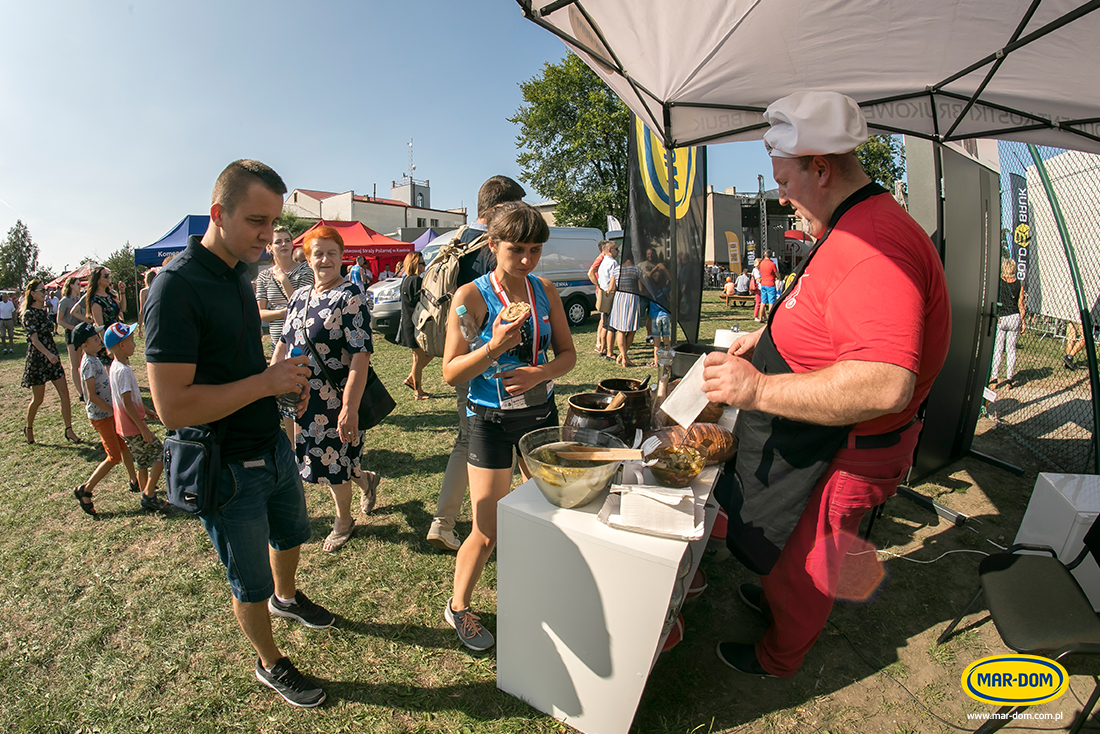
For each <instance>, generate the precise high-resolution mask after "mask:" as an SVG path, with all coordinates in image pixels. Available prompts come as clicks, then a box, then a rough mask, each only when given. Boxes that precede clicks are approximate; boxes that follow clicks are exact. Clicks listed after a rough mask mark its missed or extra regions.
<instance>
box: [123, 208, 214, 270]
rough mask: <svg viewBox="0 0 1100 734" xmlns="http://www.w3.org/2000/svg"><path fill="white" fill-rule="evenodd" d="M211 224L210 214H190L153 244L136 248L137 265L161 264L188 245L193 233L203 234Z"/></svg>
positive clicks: (135, 258)
mask: <svg viewBox="0 0 1100 734" xmlns="http://www.w3.org/2000/svg"><path fill="white" fill-rule="evenodd" d="M209 224H210V215H209V214H188V215H187V216H186V217H184V218H183V219H181V220H180V223H179V224H177V225H176V226H175V227H173V228H172V230H171V231H170V232H169V233H168V234H166V235H164V236H163V237H161V238H160V239H159V240H157V241H156V242H154V243H153V244H151V245H146V246H145V247H139V248H137V249H136V250H134V264H135V265H160V264H161V262H163V261H164V258H166V257H168V256H169V255H175V254H176V253H177V252H181V251H182V250H183V248H185V247H187V238H188V237H190V236H191V235H198V236H200V237H201V236H202V235H204V234H205V233H206V228H207V226H208V225H209Z"/></svg>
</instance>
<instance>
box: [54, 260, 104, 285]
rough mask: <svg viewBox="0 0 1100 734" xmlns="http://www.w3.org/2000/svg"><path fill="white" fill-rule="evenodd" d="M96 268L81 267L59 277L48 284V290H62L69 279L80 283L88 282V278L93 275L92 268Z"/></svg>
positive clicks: (91, 266)
mask: <svg viewBox="0 0 1100 734" xmlns="http://www.w3.org/2000/svg"><path fill="white" fill-rule="evenodd" d="M94 267H95V266H94V265H81V266H80V267H79V268H77V269H76V270H73V271H71V272H68V273H65V274H64V275H59V276H57V277H56V278H54V279H53V280H51V281H50V282H49V283H47V284H46V287H47V288H60V287H61V286H63V285H65V281H66V280H67V279H68V278H76V279H77V280H80V281H87V280H88V276H89V275H91V274H92V268H94ZM82 285H84V284H83V283H82Z"/></svg>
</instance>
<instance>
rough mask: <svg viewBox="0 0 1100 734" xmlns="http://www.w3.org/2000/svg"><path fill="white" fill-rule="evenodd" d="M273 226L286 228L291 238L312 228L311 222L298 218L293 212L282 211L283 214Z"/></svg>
mask: <svg viewBox="0 0 1100 734" xmlns="http://www.w3.org/2000/svg"><path fill="white" fill-rule="evenodd" d="M275 224H277V225H281V226H283V227H286V228H287V229H289V230H290V236H291V237H297V236H298V235H300V234H301V233H302V232H305V231H306V230H307V229H309V228H310V227H312V226H313V222H311V221H310V220H308V219H303V218H302V217H299V216H298V215H297V214H295V213H294V212H288V211H287V210H286V209H283V213H282V214H280V215H279V218H278V219H276V220H275Z"/></svg>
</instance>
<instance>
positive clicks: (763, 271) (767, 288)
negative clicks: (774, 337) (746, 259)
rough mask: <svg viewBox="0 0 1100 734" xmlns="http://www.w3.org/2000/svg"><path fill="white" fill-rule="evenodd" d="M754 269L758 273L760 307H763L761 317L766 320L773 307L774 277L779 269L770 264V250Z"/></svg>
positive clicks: (774, 297) (774, 293)
mask: <svg viewBox="0 0 1100 734" xmlns="http://www.w3.org/2000/svg"><path fill="white" fill-rule="evenodd" d="M756 267H757V269H758V270H759V271H760V305H761V306H763V307H764V308H763V311H762V312H761V316H762V317H763V318H764V319H765V320H767V318H768V313H769V312H770V311H771V309H772V306H774V305H775V299H776V292H775V277H776V276H777V275H778V274H779V269H778V268H777V267H775V263H774V262H772V253H771V250H768V251H767V252H765V253H764V258H763V259H762V260H760V262H759V263H757V265H756Z"/></svg>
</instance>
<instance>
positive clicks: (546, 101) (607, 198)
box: [508, 53, 630, 230]
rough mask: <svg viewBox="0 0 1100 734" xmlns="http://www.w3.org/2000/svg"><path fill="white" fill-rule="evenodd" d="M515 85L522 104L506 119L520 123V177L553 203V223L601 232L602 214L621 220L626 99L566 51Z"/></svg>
mask: <svg viewBox="0 0 1100 734" xmlns="http://www.w3.org/2000/svg"><path fill="white" fill-rule="evenodd" d="M519 86H520V89H521V90H522V92H523V99H524V104H522V105H520V107H519V109H518V110H516V113H515V115H513V116H512V117H509V118H508V121H509V122H512V123H514V124H516V125H519V128H520V132H519V135H517V136H516V147H517V148H520V149H521V152H520V154H519V156H518V157H517V158H516V161H517V162H518V163H519V165H520V170H521V172H522V173H521V177H522V179H523V180H524V181H525V182H527V183H529V184H530V185H531V187H532V188H534V189H535V191H536V192H538V194H539V195H540V196H542V197H544V198H547V199H553V200H555V201H556V202H557V211H556V212H555V214H554V217H555V219H556V221H557V223H558V224H559V225H561V226H566V227H569V226H572V227H595V228H597V229H600V230H603V229H605V227H606V226H607V215H608V214H611V215H612V216H614V217H616V218H618V219H619V220H620V221H625V220H626V209H627V203H628V193H627V191H628V189H627V131H628V128H629V125H630V112H629V110H627V108H626V105H624V104H623V102H622V100H620V99H619V98H618V97H616V96H615V94H614V92H612V91H611V89H610V88H609V87H608V86H607V85H606V84H604V83H603V80H601V79H600V78H599V77H598V76H597V75H596V73H595V72H593V71H592V70H591V69H589V68H588V66H587V65H585V63H584V62H583V61H581V60H580V58H579V57H577V55H576V54H573V53H570V54H569V55H567V56H566V57H565V58H564V59H562V61H561V62H560V63H557V64H551V63H547V64H546V65H545V66H544V67H543V70H542V74H540V75H538V76H535V77H532V78H531V79H528V80H527V81H525V82H521V83H520V85H519Z"/></svg>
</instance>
